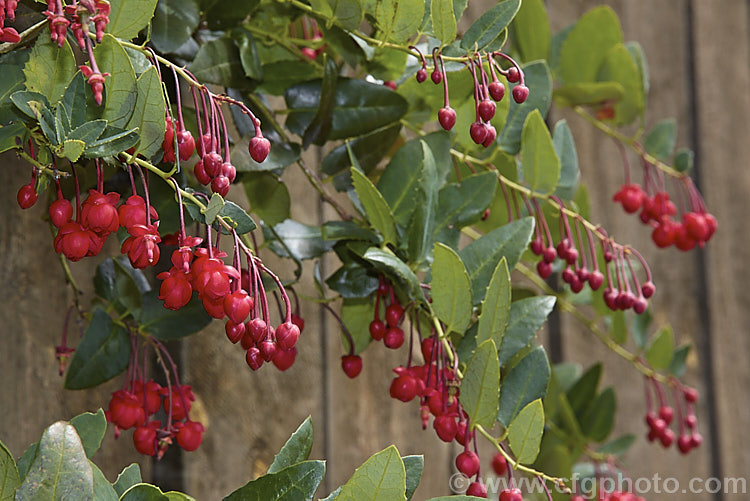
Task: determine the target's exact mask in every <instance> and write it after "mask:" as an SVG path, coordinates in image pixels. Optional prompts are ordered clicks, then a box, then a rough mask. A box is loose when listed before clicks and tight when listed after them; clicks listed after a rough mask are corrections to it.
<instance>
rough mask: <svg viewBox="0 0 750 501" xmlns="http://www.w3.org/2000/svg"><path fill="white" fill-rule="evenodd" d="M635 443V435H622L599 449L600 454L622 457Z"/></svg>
mask: <svg viewBox="0 0 750 501" xmlns="http://www.w3.org/2000/svg"><path fill="white" fill-rule="evenodd" d="M634 442H635V435H633V434H627V435H622V436H619V437H617V438H616V439H614V440H611V441H609V442H607V443H606V444H604V445H602V446H601V447H599V452H601V453H602V454H611V455H613V456H622V455H623V454H625V453H626V452H627V451H628V449H630V446H631V445H633V443H634Z"/></svg>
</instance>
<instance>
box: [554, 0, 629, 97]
mask: <svg viewBox="0 0 750 501" xmlns="http://www.w3.org/2000/svg"><path fill="white" fill-rule="evenodd" d="M618 43H622V29H621V28H620V21H619V20H618V19H617V14H615V12H614V11H613V10H612V9H611V8H610V7H607V6H600V7H594V8H593V9H591V10H589V11H588V12H586V13H585V14H584V15H583V16H581V18H580V19H579V20H578V22H577V23H576V24H575V26H574V27H573V29H572V30H571V31H570V33H568V35H567V37H566V38H565V41H564V42H563V44H562V47H561V49H560V77H561V78H562V80H563V82H564V83H565V84H575V83H583V82H593V81H595V80H597V78H596V75H597V73H598V71H599V67H600V66H601V65H602V63H603V62H604V59H605V58H606V57H607V52H608V51H609V50H610V49H611V48H612V47H614V46H615V45H617V44H618ZM599 80H601V79H599Z"/></svg>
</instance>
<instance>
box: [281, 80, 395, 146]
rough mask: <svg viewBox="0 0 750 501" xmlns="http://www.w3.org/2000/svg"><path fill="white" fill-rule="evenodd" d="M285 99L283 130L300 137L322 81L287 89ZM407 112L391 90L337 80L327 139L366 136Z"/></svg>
mask: <svg viewBox="0 0 750 501" xmlns="http://www.w3.org/2000/svg"><path fill="white" fill-rule="evenodd" d="M284 99H285V100H286V104H287V107H288V108H289V110H290V112H289V115H288V116H287V120H286V124H285V125H286V127H287V128H288V129H289V130H290V131H292V132H293V133H295V134H298V135H303V134H304V131H305V129H307V127H308V126H309V125H310V123H311V122H312V119H313V117H314V115H315V112H316V110H317V109H318V103H319V102H320V99H321V80H315V81H312V82H306V83H302V84H299V85H295V86H294V87H291V88H289V89H287V91H286V92H285V93H284ZM406 111H407V103H406V100H405V99H404V98H403V97H401V96H400V95H399V94H398V93H396V92H393V91H392V90H391V89H389V88H387V87H385V86H383V85H375V84H371V83H368V82H365V81H362V80H352V79H346V78H340V79H338V83H337V85H336V97H335V101H334V104H333V110H332V111H331V133H330V135H329V136H328V139H330V140H334V139H346V138H348V137H354V136H360V135H362V134H367V133H369V132H371V131H373V130H375V129H379V128H381V127H384V126H386V125H390V124H392V123H394V122H397V121H398V120H399V119H400V118H401V117H403V116H404V114H406Z"/></svg>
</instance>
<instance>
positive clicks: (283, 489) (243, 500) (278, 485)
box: [224, 461, 326, 501]
mask: <svg viewBox="0 0 750 501" xmlns="http://www.w3.org/2000/svg"><path fill="white" fill-rule="evenodd" d="M325 470H326V467H325V462H324V461H302V462H301V463H297V464H295V465H292V466H289V467H288V468H284V469H283V470H281V471H279V472H277V473H269V474H266V475H263V476H262V477H259V478H257V479H255V480H252V481H250V482H248V483H247V484H245V485H244V486H242V487H240V488H239V489H237V490H236V491H234V492H233V493H231V494H230V495H229V496H227V497H225V498H224V500H225V501H303V500H312V498H313V496H314V495H315V491H316V490H317V488H318V486H319V485H320V482H321V481H322V480H323V475H325Z"/></svg>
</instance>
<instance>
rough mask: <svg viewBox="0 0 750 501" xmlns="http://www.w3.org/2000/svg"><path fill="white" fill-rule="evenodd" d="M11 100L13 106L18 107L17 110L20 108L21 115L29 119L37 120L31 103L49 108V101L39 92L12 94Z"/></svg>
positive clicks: (25, 91)
mask: <svg viewBox="0 0 750 501" xmlns="http://www.w3.org/2000/svg"><path fill="white" fill-rule="evenodd" d="M10 100H11V102H12V103H13V104H15V105H16V108H18V109H19V110H20V111H21V113H23V114H24V115H26V116H27V117H29V118H36V113H35V112H34V110H33V109H32V107H31V103H34V102H36V103H41V104H43V105H44V106H45V107H47V108H49V101H47V98H46V97H45V96H44V94H40V93H38V92H30V91H27V90H19V91H16V92H14V93H13V94H11V96H10Z"/></svg>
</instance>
